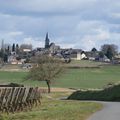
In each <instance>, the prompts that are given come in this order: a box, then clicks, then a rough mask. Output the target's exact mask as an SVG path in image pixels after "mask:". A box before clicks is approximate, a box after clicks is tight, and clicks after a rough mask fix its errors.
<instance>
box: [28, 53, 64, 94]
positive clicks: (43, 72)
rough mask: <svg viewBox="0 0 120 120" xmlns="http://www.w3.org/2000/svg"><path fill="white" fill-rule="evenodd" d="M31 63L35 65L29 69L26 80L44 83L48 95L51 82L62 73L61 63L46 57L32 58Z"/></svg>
mask: <svg viewBox="0 0 120 120" xmlns="http://www.w3.org/2000/svg"><path fill="white" fill-rule="evenodd" d="M32 62H34V63H36V64H35V65H34V66H33V68H31V70H30V72H29V75H28V77H27V79H30V80H38V81H45V82H46V84H47V86H48V93H50V91H51V90H50V85H51V81H52V80H53V79H54V78H56V77H57V76H58V75H59V74H60V73H61V72H62V61H61V60H59V59H56V58H53V57H49V56H47V55H41V56H39V57H34V58H33V59H32Z"/></svg>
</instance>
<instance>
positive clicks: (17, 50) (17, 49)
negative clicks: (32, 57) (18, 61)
mask: <svg viewBox="0 0 120 120" xmlns="http://www.w3.org/2000/svg"><path fill="white" fill-rule="evenodd" d="M16 53H17V54H18V53H19V45H18V44H16Z"/></svg>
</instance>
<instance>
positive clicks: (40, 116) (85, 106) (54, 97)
mask: <svg viewBox="0 0 120 120" xmlns="http://www.w3.org/2000/svg"><path fill="white" fill-rule="evenodd" d="M68 94H70V93H51V94H46V95H44V96H43V99H42V105H41V106H39V107H36V108H33V110H32V111H28V112H21V113H15V114H9V115H5V114H2V115H1V116H0V120H86V119H87V118H88V117H89V116H90V115H91V114H93V113H94V112H96V111H97V110H100V109H101V108H102V105H101V104H98V103H92V102H81V101H67V100H58V98H61V97H63V96H66V95H68Z"/></svg>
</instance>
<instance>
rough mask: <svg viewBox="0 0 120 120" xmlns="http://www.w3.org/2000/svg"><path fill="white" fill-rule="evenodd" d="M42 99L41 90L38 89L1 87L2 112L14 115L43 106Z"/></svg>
mask: <svg viewBox="0 0 120 120" xmlns="http://www.w3.org/2000/svg"><path fill="white" fill-rule="evenodd" d="M43 91H44V90H42V92H43ZM44 92H45V91H44ZM40 99H41V89H40V88H38V87H35V88H33V87H0V111H1V112H7V113H9V112H12V113H14V112H16V111H23V110H24V109H26V110H28V109H32V107H34V106H38V105H40V104H41V101H40Z"/></svg>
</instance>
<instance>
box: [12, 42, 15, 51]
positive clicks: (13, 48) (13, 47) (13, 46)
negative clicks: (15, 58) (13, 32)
mask: <svg viewBox="0 0 120 120" xmlns="http://www.w3.org/2000/svg"><path fill="white" fill-rule="evenodd" d="M14 51H15V44H14V43H13V45H12V52H14Z"/></svg>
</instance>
